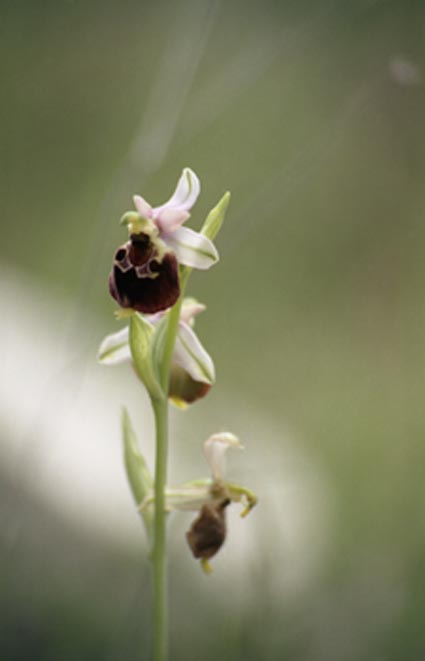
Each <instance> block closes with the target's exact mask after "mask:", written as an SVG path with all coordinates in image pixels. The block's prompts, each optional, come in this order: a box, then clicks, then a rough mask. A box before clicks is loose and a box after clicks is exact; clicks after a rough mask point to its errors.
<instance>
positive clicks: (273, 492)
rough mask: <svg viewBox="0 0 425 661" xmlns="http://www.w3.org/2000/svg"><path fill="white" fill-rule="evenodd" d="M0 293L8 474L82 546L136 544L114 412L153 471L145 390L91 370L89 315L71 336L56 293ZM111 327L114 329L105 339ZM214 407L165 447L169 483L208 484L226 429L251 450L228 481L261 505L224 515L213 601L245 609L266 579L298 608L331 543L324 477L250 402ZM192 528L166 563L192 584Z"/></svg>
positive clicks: (226, 396)
mask: <svg viewBox="0 0 425 661" xmlns="http://www.w3.org/2000/svg"><path fill="white" fill-rule="evenodd" d="M0 288H1V293H2V298H3V300H4V301H5V309H6V310H7V312H8V314H7V317H6V319H5V321H4V322H3V324H2V325H1V329H0V333H1V335H0V341H1V346H2V347H3V354H4V355H3V359H4V365H3V371H2V381H1V409H0V415H1V423H0V424H1V427H2V430H3V434H2V445H1V450H0V451H1V455H2V461H3V463H4V464H5V465H6V466H7V470H8V472H9V473H10V475H11V476H12V478H13V479H14V480H16V481H18V482H21V481H22V482H23V483H25V486H26V487H27V488H28V489H29V490H30V491H31V492H32V493H34V495H35V496H36V497H39V498H40V497H41V498H42V500H43V501H44V503H45V505H46V506H47V507H48V508H49V509H53V510H55V511H56V512H58V513H59V514H60V516H61V518H62V517H63V518H70V519H71V520H72V522H73V523H74V524H75V523H77V524H78V525H79V527H80V528H82V530H85V531H86V533H87V534H91V535H96V536H100V538H101V539H103V541H104V543H107V542H108V543H111V542H112V543H113V544H122V545H124V546H128V544H129V543H131V544H140V543H142V533H141V527H140V523H139V520H138V517H137V514H136V512H135V508H134V505H133V502H132V499H131V496H130V493H129V490H128V487H127V484H126V479H125V475H124V470H123V465H122V458H121V440H120V429H119V407H120V404H122V403H125V404H126V406H128V408H129V411H130V412H131V415H132V418H133V420H134V423H135V427H136V429H137V430H138V435H139V440H140V442H141V446H142V450H143V452H144V454H145V455H146V457H147V460H148V462H149V463H150V465H151V466H152V465H153V433H154V431H153V427H152V418H151V413H150V410H149V405H148V401H147V398H146V396H145V395H144V393H143V391H142V388H141V386H139V384H138V382H137V380H136V379H135V377H134V375H133V373H132V371H131V370H130V369H128V367H127V366H125V365H124V366H120V367H115V368H106V367H102V366H99V365H97V363H96V349H97V343H98V341H100V340H101V339H102V333H101V332H100V331H98V330H96V328H95V325H94V323H93V320H91V319H90V316H89V315H88V316H87V317H86V319H85V322H84V327H81V328H80V329H79V330H78V332H75V330H73V331H72V332H70V328H72V323H71V321H72V320H71V319H70V315H72V313H71V312H70V310H71V307H70V305H69V302H67V301H66V300H63V298H62V297H61V292H60V291H55V290H54V289H52V290H48V289H47V287H46V286H45V285H43V286H42V285H39V284H37V283H36V282H34V281H31V280H30V279H29V278H28V277H27V276H24V275H23V274H21V273H19V272H17V271H13V270H10V269H7V268H6V267H4V266H3V268H2V270H1V285H0ZM114 323H116V322H114V320H113V319H112V318H111V327H110V328H108V329H105V332H108V331H111V330H113V325H114ZM217 403H218V406H219V411H213V410H212V409H208V408H207V409H204V410H203V412H202V415H201V416H200V418H199V419H196V417H195V418H194V417H193V414H192V415H190V414H188V415H187V414H181V413H179V412H173V413H172V425H171V427H172V431H173V429H174V432H175V437H176V442H175V443H173V439H172V441H171V443H172V448H171V460H170V474H171V477H170V481H173V479H174V481H175V476H179V477H180V476H181V477H182V479H183V476H184V478H185V479H191V478H195V477H201V476H202V475H205V474H208V467H207V466H206V464H205V463H204V459H203V457H202V453H201V444H202V442H203V440H204V439H205V438H206V437H207V436H208V435H209V434H210V433H212V432H215V431H219V429H217V428H216V426H217V424H218V425H219V424H220V422H219V421H223V420H226V424H228V427H229V429H231V430H233V431H235V432H236V433H237V434H238V435H239V436H240V438H241V439H242V441H243V443H244V445H245V446H246V449H245V450H244V452H234V453H229V455H230V456H229V461H228V470H227V478H228V479H229V481H235V482H238V483H240V484H243V485H246V486H247V487H249V488H252V489H254V490H255V491H256V492H257V494H258V496H259V504H258V506H257V507H256V508H255V509H254V510H253V512H252V513H251V514H250V515H249V516H248V517H247V518H246V519H241V518H240V517H239V513H240V512H239V510H238V507H237V506H233V507H232V508H230V509H231V510H232V511H231V512H230V515H229V533H228V539H227V541H226V544H225V546H224V549H223V550H222V552H220V554H219V555H218V556H217V558H216V559H214V563H213V564H214V567H215V569H216V571H215V573H214V578H213V579H210V583H209V589H211V590H212V591H213V593H215V594H216V596H217V597H219V595H220V594H222V592H223V590H225V589H226V585H227V584H228V583H229V581H231V582H232V585H233V586H234V587H235V595H236V594H238V595H239V597H236V596H235V597H234V598H235V599H236V598H237V599H238V600H239V601H240V603H239V607H240V608H243V605H244V603H246V604H249V600H248V601H246V597H247V591H248V592H249V590H250V588H249V586H250V585H251V586H252V594H251V595H250V598H252V599H254V598H255V590H256V587H255V586H256V583H255V582H254V581H252V580H251V579H252V578H253V577H255V576H258V575H260V574H262V573H263V572H264V569H266V571H265V572H264V576H268V577H269V582H270V584H269V585H268V586H267V589H268V591H269V592H270V593H271V594H273V595H274V597H275V598H276V599H278V600H285V599H287V598H288V597H294V596H295V595H296V594H297V593H299V592H302V591H303V590H305V589H307V588H308V587H309V586H310V587H311V585H313V584H314V582H315V580H316V578H317V577H318V576H319V575H320V570H321V567H322V563H323V561H324V559H325V557H326V551H327V549H328V545H329V543H330V542H331V540H332V508H331V505H330V503H331V497H330V494H329V485H328V484H327V480H326V476H325V474H324V472H323V470H322V469H320V468H319V466H318V465H317V462H316V461H315V460H314V458H312V457H307V456H304V454H303V452H302V451H300V449H299V446H298V445H297V443H296V441H295V439H293V438H291V436H290V434H289V433H288V432H287V431H286V430H284V429H281V428H280V427H278V426H277V423H276V421H274V420H273V419H266V418H265V416H264V413H262V412H261V411H259V410H257V409H256V406H255V401H252V402H250V404H249V406H248V407H247V402H246V401H243V402H242V401H239V400H238V399H236V400H235V396H234V394H233V395H232V397H230V393H229V392H226V389H225V388H224V389H223V392H222V393H221V395H220V397H219V399H218V402H216V405H217ZM247 410H249V416H247V414H246V411H247ZM186 438H187V439H188V440H186ZM182 439H183V442H184V448H183V446H182V444H181V440H182ZM191 439H195V442H192V441H191ZM196 439H199V441H198V440H196ZM179 444H180V449H181V450H182V451H179ZM191 518H193V515H183V516H181V517H179V516H178V515H176V516H175V517H174V520H173V522H172V525H171V526H170V536H171V537H172V540H173V544H172V553H173V554H175V555H176V556H177V557H179V562H181V563H182V564H183V568H184V571H185V572H187V573H188V575H192V576H193V577H195V576H196V573H197V572H200V569H199V566H198V565H197V563H196V562H195V561H194V560H193V559H192V558H191V556H190V553H189V550H188V548H187V546H186V542H185V539H184V531H185V529H187V528H188V527H189V524H190V521H191ZM238 588H240V589H238ZM242 588H243V589H242Z"/></svg>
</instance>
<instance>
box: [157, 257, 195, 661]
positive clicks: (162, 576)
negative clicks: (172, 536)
mask: <svg viewBox="0 0 425 661" xmlns="http://www.w3.org/2000/svg"><path fill="white" fill-rule="evenodd" d="M190 271H191V269H187V268H184V267H183V268H182V270H181V274H180V289H181V295H180V298H179V300H178V301H177V303H176V304H175V305H174V307H173V308H172V309H171V310H170V313H169V317H168V324H167V334H166V337H165V343H164V353H163V356H162V361H161V369H160V383H161V387H162V390H163V392H164V393H168V387H169V382H170V368H171V360H172V357H173V352H174V345H175V342H176V335H177V330H178V324H179V318H180V310H181V306H182V300H183V295H184V290H185V286H186V283H187V279H188V277H189V274H190ZM152 408H153V411H154V415H155V427H156V462H155V518H154V547H153V553H152V562H153V587H154V609H153V619H154V654H153V658H154V661H166V660H167V657H168V625H167V622H168V607H167V596H168V595H167V555H166V551H167V536H166V527H165V523H166V512H165V487H166V483H167V456H168V397H167V396H165V397H164V398H162V399H152Z"/></svg>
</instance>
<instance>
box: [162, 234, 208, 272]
mask: <svg viewBox="0 0 425 661" xmlns="http://www.w3.org/2000/svg"><path fill="white" fill-rule="evenodd" d="M161 238H162V240H163V241H164V242H165V243H166V244H167V245H168V246H170V248H172V249H173V250H174V252H175V253H176V257H177V259H178V261H179V262H180V264H186V266H191V267H192V268H194V269H202V270H205V269H209V268H210V266H213V265H214V264H216V263H217V262H218V259H219V258H218V252H217V248H216V247H215V245H214V244H213V242H212V241H210V240H209V239H207V237H206V236H204V235H203V234H199V232H194V231H193V230H191V229H189V228H188V227H180V228H179V229H178V230H176V231H175V232H173V233H171V234H163V235H162V237H161Z"/></svg>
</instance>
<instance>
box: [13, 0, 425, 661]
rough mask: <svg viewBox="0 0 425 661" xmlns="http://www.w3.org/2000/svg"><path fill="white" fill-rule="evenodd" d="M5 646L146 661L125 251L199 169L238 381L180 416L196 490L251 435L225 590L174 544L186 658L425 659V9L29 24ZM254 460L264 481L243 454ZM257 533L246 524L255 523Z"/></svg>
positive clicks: (250, 10) (146, 417)
mask: <svg viewBox="0 0 425 661" xmlns="http://www.w3.org/2000/svg"><path fill="white" fill-rule="evenodd" d="M1 14H2V20H1V24H0V33H1V45H0V67H1V69H2V86H1V94H2V96H3V99H2V103H1V106H0V113H1V121H0V135H1V163H2V172H1V177H0V187H1V195H0V200H1V203H0V204H1V207H2V213H1V222H2V241H1V244H0V251H1V253H0V260H1V261H0V289H1V292H2V301H3V319H2V324H1V331H0V332H1V346H2V353H3V355H2V379H1V393H0V394H1V405H0V406H1V408H0V430H1V439H2V440H1V467H0V475H1V487H0V489H1V498H0V513H1V527H0V535H1V574H0V575H1V593H0V594H1V609H2V613H1V621H2V632H1V640H0V645H1V647H0V657H1V658H2V659H5V660H6V659H7V660H9V659H10V660H13V661H15V660H16V661H17V660H19V661H20V660H24V659H29V658H31V659H32V660H33V661H38V660H40V661H41V660H43V661H58V660H60V661H74V660H75V661H77V660H78V661H85V660H87V661H93V660H94V659H99V660H102V661H106V660H108V661H109V660H111V661H112V660H114V661H115V660H116V659H146V660H148V659H149V657H150V653H151V635H150V625H151V621H150V617H151V615H150V613H151V593H150V578H149V566H148V562H147V559H146V545H145V541H144V536H143V531H142V529H141V526H140V522H139V520H138V518H137V515H136V513H135V511H134V507H133V503H132V500H131V497H130V494H129V491H128V488H127V485H126V482H125V476H124V473H123V469H122V464H121V448H120V432H119V407H120V405H121V404H122V403H125V404H126V405H128V407H129V409H130V412H131V415H132V417H133V418H134V420H135V422H136V424H137V429H138V430H139V432H138V433H139V439H140V443H141V445H142V447H143V449H144V451H145V453H146V454H147V456H148V458H149V460H150V461H152V457H153V445H152V434H153V431H152V420H151V417H150V412H149V409H148V404H147V401H146V397H145V395H144V393H143V392H142V390H141V389H140V387H139V385H138V383H137V382H136V380H135V379H134V378H133V375H132V374H131V373H130V372H129V370H127V369H126V368H125V367H122V368H116V369H115V370H109V369H107V368H104V367H103V368H101V367H100V366H97V364H96V360H95V356H96V351H97V347H98V344H99V342H100V340H101V338H102V337H103V336H104V335H105V334H106V333H109V332H112V331H114V330H115V329H117V328H118V326H117V324H116V322H115V321H114V319H113V315H112V312H113V310H114V309H115V305H114V303H113V301H112V300H111V299H110V298H109V296H108V293H107V288H106V282H107V276H108V272H109V268H110V263H111V255H112V253H113V251H114V249H115V247H116V246H117V245H119V244H120V243H122V242H123V241H124V240H125V236H124V234H123V231H122V228H120V227H119V225H118V219H119V217H120V216H121V214H122V213H123V212H124V211H125V210H127V209H129V208H131V195H132V194H133V193H136V192H138V193H141V194H142V195H143V196H145V197H146V198H147V199H148V200H149V201H151V202H152V203H153V204H159V203H161V202H163V201H165V200H166V199H167V198H168V197H169V195H170V194H171V192H172V191H173V189H174V186H175V184H176V181H177V179H178V176H179V174H180V171H181V169H182V168H183V167H184V166H190V167H192V168H193V169H194V170H195V172H196V173H197V174H198V175H199V177H200V179H201V183H202V193H201V196H200V198H199V201H198V203H197V205H196V207H195V208H194V210H193V213H192V218H191V220H190V221H189V224H190V225H191V226H192V227H194V228H195V229H196V228H199V227H200V224H201V222H202V221H203V219H204V217H205V214H206V213H207V211H208V210H209V209H210V208H211V206H213V205H214V204H215V203H216V201H217V200H218V199H219V197H220V196H221V195H222V194H223V192H224V191H225V190H227V189H229V190H231V191H232V202H231V207H230V210H229V213H228V217H227V220H226V224H225V226H224V227H223V229H222V232H221V234H220V235H219V237H218V240H217V245H218V248H219V250H220V254H221V262H220V264H219V265H218V266H217V267H216V268H214V269H211V270H210V271H208V272H206V273H200V272H199V273H195V274H194V276H193V277H192V281H191V293H192V294H193V295H195V296H197V297H198V298H199V299H201V300H202V301H204V302H205V303H206V304H207V305H208V310H207V312H206V313H204V314H203V315H202V317H201V318H200V319H199V322H198V325H197V328H198V332H199V335H200V336H201V338H202V341H203V342H204V344H205V345H206V346H207V347H208V349H209V351H210V353H211V354H212V356H213V357H214V359H215V363H216V369H217V374H218V381H217V385H216V386H215V388H214V389H213V390H212V391H211V393H210V394H209V395H208V397H207V398H205V399H204V400H203V401H202V402H200V403H199V404H197V405H195V406H194V407H193V408H191V409H190V410H189V411H188V412H187V413H185V414H182V413H181V412H179V411H173V413H172V426H173V429H174V437H173V440H172V452H171V457H170V481H171V482H174V483H178V482H179V481H181V480H185V479H190V478H192V477H197V476H202V475H203V474H205V473H206V472H207V469H206V467H205V466H204V462H203V459H202V456H201V442H202V441H203V440H204V439H205V438H206V437H207V436H209V435H210V433H212V432H214V431H218V430H220V429H231V430H232V431H234V432H235V433H237V434H238V435H239V436H240V437H241V439H242V441H243V442H244V445H245V446H246V450H245V452H244V453H243V455H242V453H241V455H239V454H237V455H236V456H232V457H229V467H228V468H229V476H230V477H231V478H232V479H233V480H234V481H239V482H240V483H242V484H246V485H247V486H248V487H251V488H252V489H254V490H255V491H256V492H257V493H258V495H259V498H260V504H259V506H258V508H257V509H256V510H255V511H254V512H253V513H252V514H251V515H250V516H249V517H248V518H247V519H246V520H244V521H241V520H240V519H239V518H238V514H237V512H232V514H231V516H230V521H229V537H228V540H227V542H226V545H225V548H224V550H223V551H222V553H220V555H219V556H217V559H216V561H215V562H214V567H215V571H214V573H213V575H211V576H209V577H206V576H204V575H203V574H202V573H201V571H200V569H199V566H198V565H197V564H196V563H195V561H194V560H193V558H191V557H190V554H189V551H188V549H187V548H186V542H185V540H184V531H185V530H186V529H187V528H188V526H189V525H190V521H191V517H190V516H188V517H186V516H181V517H178V516H176V517H174V518H173V519H172V520H171V521H170V527H169V539H170V583H171V649H172V654H171V658H172V659H176V660H177V659H179V660H180V659H181V660H190V659H199V658H202V659H203V660H204V661H212V660H213V659H214V660H215V659H217V658H220V659H222V660H223V661H226V660H229V661H230V660H232V661H233V660H238V659H241V660H242V659H244V660H246V661H248V660H253V661H254V660H258V659H266V660H267V661H268V660H270V661H274V660H276V661H277V660H281V659H291V661H322V660H323V661H351V660H352V661H396V660H400V661H410V660H411V661H419V659H421V658H424V656H425V633H424V628H423V627H424V625H423V623H424V617H425V584H424V583H425V582H424V578H423V577H424V572H425V559H424V558H425V555H424V545H425V530H424V528H425V525H424V522H425V517H424V514H423V505H424V487H423V482H424V479H423V474H424V459H425V451H424V447H425V445H424V437H425V421H424V414H423V411H424V405H423V380H424V376H423V375H424V363H425V346H424V340H423V336H424V332H423V329H424V322H425V308H424V299H423V281H424V275H425V260H424V258H423V255H424V239H425V223H424V209H425V193H424V186H423V177H424V175H425V133H424V127H423V121H424V113H425V88H424V76H425V59H424V58H425V5H424V3H423V2H420V1H419V0H418V1H416V2H414V1H408V0H399V1H398V2H396V1H391V0H388V1H385V0H381V1H380V0H358V1H356V2H352V1H348V0H347V1H343V0H338V1H336V0H335V1H333V2H331V1H330V0H321V1H318V2H307V1H300V0H299V1H295V0H292V1H291V0H282V1H281V2H278V1H274V2H272V1H270V0H269V1H267V0H263V1H262V2H259V1H258V2H251V1H245V2H242V0H241V1H240V2H228V3H226V2H219V1H217V2H211V1H204V0H191V1H189V0H188V1H183V0H179V1H177V2H171V1H169V2H162V1H161V2H155V3H148V2H143V1H142V0H139V1H136V0H134V1H130V0H124V1H123V2H117V1H112V0H110V1H107V0H103V1H102V2H100V1H97V0H89V1H88V2H87V1H85V2H83V1H82V0H74V1H71V0H59V1H57V0H56V1H55V2H50V1H47V0H46V1H43V2H41V1H38V2H37V0H31V1H29V0H27V1H18V2H5V1H4V2H2V3H1ZM235 454H236V453H235ZM235 509H236V508H235Z"/></svg>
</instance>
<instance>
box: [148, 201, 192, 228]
mask: <svg viewBox="0 0 425 661" xmlns="http://www.w3.org/2000/svg"><path fill="white" fill-rule="evenodd" d="M189 216H190V213H189V212H188V211H184V210H183V209H176V208H172V207H167V208H166V209H163V210H162V211H160V212H159V213H157V214H155V220H156V224H157V226H158V228H159V230H160V231H161V232H166V233H167V232H175V231H176V230H177V229H178V228H179V227H180V226H181V225H183V223H184V222H185V221H186V220H187V219H188V218H189Z"/></svg>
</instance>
